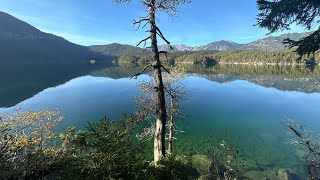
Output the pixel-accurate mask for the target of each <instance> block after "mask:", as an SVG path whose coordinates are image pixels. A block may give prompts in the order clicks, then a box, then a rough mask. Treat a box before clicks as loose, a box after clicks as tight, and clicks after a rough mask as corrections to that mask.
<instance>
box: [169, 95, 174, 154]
mask: <svg viewBox="0 0 320 180" xmlns="http://www.w3.org/2000/svg"><path fill="white" fill-rule="evenodd" d="M173 110H174V104H173V98H172V97H171V102H170V122H169V139H168V141H169V145H168V154H172V137H173Z"/></svg>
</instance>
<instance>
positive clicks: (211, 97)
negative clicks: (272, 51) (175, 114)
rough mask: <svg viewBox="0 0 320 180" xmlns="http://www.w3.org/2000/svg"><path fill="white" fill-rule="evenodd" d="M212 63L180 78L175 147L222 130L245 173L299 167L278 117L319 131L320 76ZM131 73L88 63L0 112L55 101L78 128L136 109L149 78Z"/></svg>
mask: <svg viewBox="0 0 320 180" xmlns="http://www.w3.org/2000/svg"><path fill="white" fill-rule="evenodd" d="M215 68H216V69H214V68H211V69H210V68H209V69H208V68H206V69H205V70H203V71H196V70H195V69H193V70H192V71H191V70H190V71H189V74H188V76H187V77H186V78H184V79H183V80H182V83H183V84H184V85H185V86H186V89H187V90H188V92H189V97H190V99H189V100H187V101H184V102H183V112H184V113H185V114H186V118H185V119H184V120H182V121H180V122H179V128H180V129H181V130H182V131H184V132H183V133H179V134H177V135H176V136H175V137H176V138H177V140H176V141H174V151H175V153H177V154H181V155H186V156H192V155H193V154H198V153H202V154H204V153H205V150H206V149H207V148H208V147H209V146H210V137H211V136H212V135H213V136H215V137H222V136H225V135H226V134H227V136H228V137H229V138H230V139H231V141H232V142H233V143H236V142H237V140H238V138H239V137H240V140H239V150H240V160H241V161H242V162H243V163H244V164H245V166H244V167H243V170H244V171H245V172H247V174H246V175H247V176H250V177H256V178H263V177H266V176H268V177H269V178H271V179H273V178H274V177H275V172H276V171H277V170H278V169H279V168H286V169H290V170H291V171H292V172H295V173H298V174H301V175H303V174H304V173H303V165H302V163H301V161H300V160H301V159H300V158H301V154H302V153H301V152H302V151H301V150H300V149H299V148H298V147H297V146H293V145H291V144H288V143H286V142H287V141H288V139H289V138H290V136H289V135H288V134H287V132H286V131H285V129H284V127H283V126H282V125H281V122H283V121H286V120H288V119H292V120H295V121H297V122H298V123H301V124H303V125H305V126H306V127H307V128H309V129H312V130H313V131H316V132H319V131H320V120H319V117H320V111H319V109H320V93H319V92H320V90H319V84H320V82H318V83H317V82H316V81H314V78H312V77H310V76H306V75H297V76H294V77H292V76H288V74H291V75H292V74H293V73H288V74H287V75H285V74H283V73H282V74H268V73H261V74H260V75H259V72H258V71H255V72H254V73H250V72H245V73H235V72H240V71H237V70H234V71H235V72H225V73H224V72H222V71H221V67H220V69H219V68H217V67H215ZM269 68H270V67H269ZM227 69H232V68H227ZM242 69H243V68H242ZM283 72H284V71H283ZM117 73H118V74H117ZM129 74H134V73H132V72H130V71H124V69H123V68H120V67H112V68H107V69H101V70H99V71H93V72H91V73H90V75H85V76H80V77H76V78H72V79H71V80H68V81H66V82H63V83H62V84H60V85H56V86H52V87H47V88H45V89H44V90H42V91H39V92H38V93H36V94H34V95H32V96H30V97H28V98H26V99H25V100H23V101H21V102H19V103H17V104H16V105H14V106H9V107H5V108H0V113H1V114H5V113H10V112H13V111H15V110H17V109H21V110H22V111H23V110H40V109H45V108H49V109H58V110H59V111H60V112H61V113H62V114H63V115H65V117H66V118H65V120H64V121H63V122H62V124H61V126H60V127H59V128H60V129H61V130H63V129H65V128H66V127H67V126H70V125H74V126H76V127H77V128H79V129H82V128H84V127H86V125H87V122H88V121H89V122H96V121H98V120H99V119H101V118H102V117H104V116H107V117H110V118H119V117H121V116H123V115H124V114H131V113H132V112H133V111H134V110H135V107H134V98H135V97H136V96H137V95H139V94H140V90H139V88H138V87H137V85H136V84H137V82H139V81H142V80H148V79H150V76H149V75H142V76H140V77H139V78H138V80H134V79H129V78H127V77H129V76H130V75H129ZM315 76H318V75H317V74H316V75H315ZM4 88H5V87H4ZM12 96H14V94H12ZM7 98H10V97H7Z"/></svg>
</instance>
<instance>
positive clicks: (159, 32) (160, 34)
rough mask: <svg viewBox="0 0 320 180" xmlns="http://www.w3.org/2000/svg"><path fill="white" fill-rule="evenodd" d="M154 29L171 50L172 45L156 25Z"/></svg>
mask: <svg viewBox="0 0 320 180" xmlns="http://www.w3.org/2000/svg"><path fill="white" fill-rule="evenodd" d="M156 31H157V34H158V35H159V36H160V37H161V38H162V39H163V40H164V41H165V42H166V43H167V45H168V46H169V48H170V49H171V50H173V47H172V46H171V44H170V42H169V41H168V40H167V39H166V38H165V37H164V36H163V34H162V32H161V30H160V29H159V28H158V27H157V26H156Z"/></svg>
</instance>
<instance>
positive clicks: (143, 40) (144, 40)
mask: <svg viewBox="0 0 320 180" xmlns="http://www.w3.org/2000/svg"><path fill="white" fill-rule="evenodd" d="M150 38H151V37H150V36H149V37H147V38H145V39H142V40H141V41H140V42H139V43H138V44H137V46H139V45H140V44H141V43H143V42H144V47H145V44H146V41H147V40H148V39H150Z"/></svg>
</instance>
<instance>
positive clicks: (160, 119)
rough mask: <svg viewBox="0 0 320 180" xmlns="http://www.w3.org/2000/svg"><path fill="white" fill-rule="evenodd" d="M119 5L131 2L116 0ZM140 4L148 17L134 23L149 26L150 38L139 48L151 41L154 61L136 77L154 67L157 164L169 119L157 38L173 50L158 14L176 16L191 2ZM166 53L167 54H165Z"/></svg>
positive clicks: (157, 0)
mask: <svg viewBox="0 0 320 180" xmlns="http://www.w3.org/2000/svg"><path fill="white" fill-rule="evenodd" d="M114 1H115V2H118V3H123V2H129V1H130V0H114ZM140 2H141V3H142V4H143V5H144V6H145V8H146V11H147V12H148V15H147V16H145V17H141V18H140V19H139V20H136V21H134V22H133V24H134V25H136V26H138V28H137V29H139V28H140V27H142V28H144V27H145V26H147V25H149V26H150V29H149V30H148V32H149V36H148V37H146V38H144V39H143V40H141V41H140V42H139V43H138V45H137V46H139V45H140V44H142V43H143V44H144V46H146V43H147V41H148V40H150V41H151V49H152V52H153V60H152V63H151V64H148V65H147V66H146V67H145V68H144V69H143V70H142V71H141V72H140V73H138V74H136V75H135V77H137V76H138V75H140V74H142V73H143V72H144V71H145V70H146V69H147V68H148V67H152V69H153V76H154V80H155V83H156V86H155V87H154V90H155V91H156V94H157V96H156V98H157V103H156V107H157V108H156V123H155V133H154V148H153V150H154V161H155V163H157V162H158V161H159V160H160V159H161V158H162V157H164V156H165V152H166V151H165V135H166V133H165V125H166V119H167V112H166V103H165V92H164V86H163V80H162V68H163V69H164V70H166V69H165V68H164V66H163V65H162V64H161V62H160V52H159V50H158V44H157V37H160V38H161V39H162V40H164V41H165V42H166V43H167V45H168V46H169V47H170V49H173V48H172V46H171V44H170V42H169V41H168V40H167V39H166V38H165V36H164V35H163V33H162V32H161V30H160V28H159V27H158V26H157V23H156V13H157V12H158V11H163V12H165V13H167V14H168V15H175V14H176V13H177V12H178V7H179V5H180V4H184V3H187V2H189V0H140ZM163 53H166V52H163Z"/></svg>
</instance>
